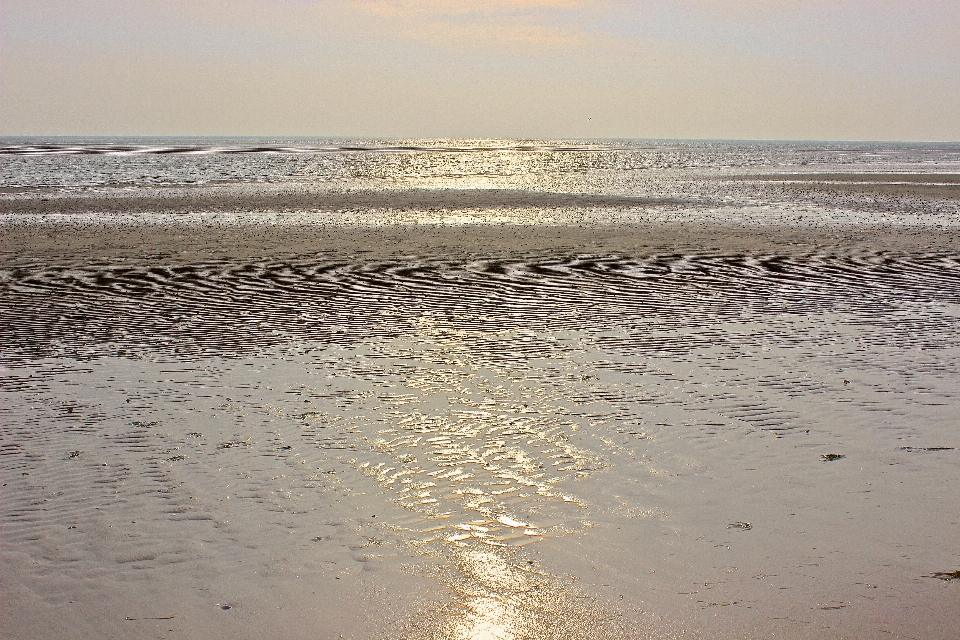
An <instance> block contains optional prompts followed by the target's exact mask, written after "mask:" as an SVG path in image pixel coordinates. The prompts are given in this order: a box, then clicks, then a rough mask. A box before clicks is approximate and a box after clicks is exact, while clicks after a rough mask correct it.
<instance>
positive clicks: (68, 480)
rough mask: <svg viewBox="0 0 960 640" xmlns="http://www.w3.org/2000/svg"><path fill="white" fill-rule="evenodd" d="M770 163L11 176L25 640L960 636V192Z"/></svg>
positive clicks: (12, 362) (7, 524)
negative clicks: (746, 168) (153, 188)
mask: <svg viewBox="0 0 960 640" xmlns="http://www.w3.org/2000/svg"><path fill="white" fill-rule="evenodd" d="M84 148H86V147H84ZM18 149H19V150H17V153H21V151H22V149H20V148H18ZM34 151H36V150H34ZM34 151H31V152H30V153H34ZM41 151H42V150H41ZM61 151H62V149H61ZM281 151H282V150H281ZM281 151H277V150H276V149H272V148H271V151H270V153H275V152H276V153H280V152H281ZM340 151H342V149H341V150H340ZM394 151H396V149H395V150H394ZM508 151H509V152H510V153H520V152H522V153H527V151H523V150H521V149H518V148H516V149H511V150H508ZM108 152H109V153H113V152H112V151H110V150H109V149H108V150H107V151H105V152H100V151H97V154H99V155H97V154H94V153H92V152H91V153H90V154H87V155H90V156H91V157H94V158H99V157H100V156H102V155H104V154H106V153H108ZM121 152H122V153H133V151H130V150H129V149H126V150H124V149H121V150H120V151H117V152H116V153H121ZM398 152H399V151H398ZM501 152H502V150H501V151H498V152H497V153H501ZM24 153H26V152H24ZM44 153H45V152H44ZM175 153H177V152H175ZM179 153H184V151H183V150H180V151H179ZM251 153H266V152H260V151H255V152H251ZM290 153H291V154H293V153H294V152H293V151H291V152H290ZM297 153H301V152H297ZM324 153H334V151H332V150H331V151H329V152H328V151H324ZM404 153H405V152H404ZM430 153H432V152H430ZM484 153H488V152H487V151H485V152H484ZM538 153H539V152H538ZM10 154H11V155H13V152H10ZM36 154H37V157H40V158H45V157H46V156H44V154H43V153H40V152H36ZM21 155H22V154H21ZM298 157H299V156H298ZM511 162H512V160H511ZM485 170H489V167H486V168H485ZM803 170H806V169H803ZM418 171H421V173H422V170H421V169H418ZM603 171H607V169H603ZM588 173H589V172H588ZM781 173H782V172H781ZM887 173H888V174H890V175H893V172H892V171H888V172H887ZM591 175H593V174H591ZM770 175H773V173H764V172H759V171H755V172H754V173H752V174H749V175H748V174H746V173H744V176H743V177H741V178H737V179H736V180H728V179H726V178H724V179H723V180H714V181H713V182H711V183H710V184H712V185H714V186H706V185H708V181H704V180H703V179H702V178H703V177H702V176H701V177H700V178H697V179H696V180H693V181H692V182H689V183H684V182H683V180H684V179H682V178H678V177H677V176H673V177H670V178H669V180H668V179H667V178H662V177H661V178H657V179H656V180H653V181H651V182H650V184H651V185H652V184H654V183H656V184H660V185H661V186H663V185H667V184H668V183H669V185H673V187H670V188H667V187H666V186H663V188H659V187H658V188H653V187H651V188H650V189H648V190H647V191H646V192H641V190H635V191H634V192H632V193H621V194H619V195H617V196H616V197H613V196H609V193H610V192H612V191H613V190H612V189H608V190H607V192H606V193H607V195H603V190H599V189H598V190H594V191H593V192H587V191H582V192H580V191H576V190H573V189H571V188H567V190H566V191H564V190H563V189H561V188H560V187H564V186H566V187H570V185H568V184H567V185H564V184H560V183H553V184H552V187H551V188H550V189H545V190H544V191H543V192H541V193H534V192H532V191H530V190H526V191H525V190H523V189H518V188H516V186H517V185H513V186H510V188H509V189H507V186H509V185H507V184H505V182H509V181H508V180H506V179H504V181H502V182H503V183H501V184H499V185H498V186H497V188H498V189H499V188H501V187H502V188H503V190H502V191H497V190H494V191H490V192H484V190H483V189H480V188H477V187H471V188H469V189H464V188H463V185H462V184H459V185H457V184H454V183H456V182H457V180H459V178H458V179H457V180H453V179H450V180H448V182H449V184H448V187H449V189H446V190H445V191H443V192H442V193H428V191H429V190H428V189H425V188H424V187H422V186H421V187H417V188H416V189H413V188H410V189H407V190H406V191H403V192H402V193H403V194H405V195H403V196H402V197H401V198H400V199H399V200H396V201H391V200H390V199H389V197H388V196H387V195H384V193H383V192H382V190H377V189H368V190H366V191H363V192H361V193H359V194H357V193H355V192H353V191H350V192H348V191H346V190H345V189H340V190H339V191H338V193H341V195H342V197H343V198H344V200H342V201H340V204H338V205H337V206H331V207H329V208H328V209H322V208H321V209H317V210H316V211H314V210H311V211H305V210H302V209H301V208H299V207H297V206H292V207H291V208H290V209H289V211H287V213H286V214H283V215H279V217H278V216H277V215H274V214H276V213H277V212H275V211H274V212H271V211H267V210H263V211H259V212H258V211H254V210H255V209H257V206H259V205H256V202H257V201H256V200H255V199H253V200H250V201H247V204H248V205H250V209H249V210H244V211H235V210H232V209H230V207H229V206H226V205H224V208H223V209H222V211H221V212H220V213H221V214H223V215H222V216H221V217H205V216H204V215H201V212H190V211H187V212H181V211H180V210H179V209H176V210H165V209H163V207H158V208H157V209H156V210H151V211H150V212H147V211H146V210H144V211H141V212H139V213H137V214H136V215H137V216H140V217H139V218H136V216H132V214H129V212H127V214H123V213H122V211H121V212H120V213H117V211H116V210H115V209H114V208H110V207H107V208H106V209H101V208H100V204H102V200H99V199H97V198H100V197H101V196H96V197H93V196H89V194H88V195H84V196H83V197H82V198H75V199H74V200H70V202H72V203H73V204H71V205H70V206H72V207H76V208H75V209H72V210H69V211H62V210H56V211H54V210H52V209H50V207H54V206H55V205H51V204H50V203H51V202H55V201H56V200H57V198H65V197H67V196H62V195H58V196H56V197H54V198H48V200H47V201H44V200H43V197H47V196H44V195H37V194H36V193H34V194H33V195H30V196H29V197H28V196H23V195H22V194H20V195H16V197H17V198H26V199H27V200H25V201H29V207H33V208H32V209H29V210H27V209H16V207H20V206H21V205H16V206H14V205H9V206H8V207H7V208H6V209H4V216H5V217H4V218H3V224H2V231H0V232H2V234H3V251H2V254H0V286H2V291H3V293H2V296H3V305H2V307H0V316H2V321H0V331H2V333H3V340H2V342H0V344H2V351H0V365H2V370H0V376H2V377H0V380H2V383H0V385H2V386H0V393H2V402H0V412H2V414H0V415H2V425H3V428H2V430H0V474H2V482H3V485H4V486H3V493H2V499H0V526H2V542H0V553H2V556H3V557H2V567H3V568H2V580H3V590H4V606H3V610H2V614H0V615H2V625H3V629H4V631H3V634H4V637H11V638H36V637H49V638H70V637H76V638H81V637H82V638H86V637H106V638H141V637H142V638H156V637H164V638H207V637H214V636H216V637H249V638H270V637H273V638H301V637H302V638H339V637H341V636H342V637H345V638H347V637H352V638H380V637H382V638H478V639H479V638H499V639H521V638H586V639H589V638H675V637H676V638H679V637H693V638H717V637H722V638H743V639H752V638H761V637H771V636H772V637H779V638H798V639H799V638H804V639H805V638H811V639H812V638H863V639H868V638H869V639H872V638H887V637H893V638H952V637H953V635H954V634H955V629H956V627H957V623H958V622H960V615H958V611H960V607H958V606H957V605H958V599H957V595H958V591H957V589H958V587H960V579H958V578H957V571H958V570H960V554H958V549H960V512H958V510H957V508H956V507H954V506H953V505H954V502H956V500H955V497H956V488H957V486H958V481H960V430H958V427H960V422H958V419H957V416H956V406H957V401H958V396H960V376H958V374H957V371H960V246H958V245H960V239H958V234H957V233H956V231H955V230H954V229H955V226H954V225H955V223H956V218H957V211H956V206H955V204H954V205H951V204H950V201H949V199H948V200H937V199H935V198H934V197H933V196H932V195H931V194H929V193H925V194H919V195H917V194H914V195H912V196H911V197H914V196H916V197H920V198H922V200H923V202H922V206H914V204H911V203H910V202H912V201H910V202H902V203H901V204H900V205H898V206H899V207H900V208H892V209H890V210H887V211H885V212H883V213H882V214H878V217H874V218H872V222H871V223H866V222H864V221H863V220H864V219H869V217H870V216H872V215H874V213H872V212H875V210H876V209H877V208H882V207H881V204H882V202H881V201H880V200H877V199H873V200H871V201H870V203H865V202H862V201H859V202H860V204H859V205H857V206H853V205H850V204H849V203H847V201H846V200H844V198H845V197H846V196H844V195H836V194H835V195H834V196H830V197H832V198H833V199H832V200H830V201H829V203H828V204H829V206H827V205H823V204H822V203H821V204H818V202H820V201H819V200H817V198H820V197H821V196H820V195H817V196H816V197H811V198H807V197H806V196H803V197H801V196H795V195H794V196H788V195H783V194H786V193H788V192H786V191H784V192H783V193H780V192H778V191H776V190H775V189H774V188H773V187H770V186H769V184H773V183H776V184H777V185H781V183H783V182H785V181H786V179H780V178H770V177H769V176H770ZM826 176H827V174H826V173H823V172H821V173H820V174H817V176H816V177H812V174H811V177H810V181H812V183H816V184H820V183H822V182H825V181H829V182H830V183H831V184H832V183H835V182H836V183H840V182H844V180H846V178H838V177H837V174H836V173H830V174H829V177H826ZM594 177H596V176H594ZM511 179H513V178H511ZM516 179H517V180H521V179H525V178H522V177H517V178H516ZM591 179H593V178H591ZM597 179H598V180H599V178H597ZM605 179H609V176H608V178H605ZM851 180H852V179H851ZM665 181H666V182H665ZM857 181H858V182H863V183H871V184H872V182H876V181H881V182H884V183H888V182H902V181H908V180H900V179H899V178H898V179H897V180H891V179H889V178H884V179H882V180H881V179H880V178H863V179H859V178H858V179H857ZM847 182H849V181H847ZM694 183H695V184H694ZM683 184H687V187H685V188H686V189H687V191H685V192H682V193H681V191H682V189H681V188H680V186H682V185H683ZM725 184H726V185H729V184H732V185H733V186H732V187H729V188H730V189H733V190H734V191H735V192H736V194H737V195H736V198H742V199H744V200H743V201H740V200H737V202H735V203H732V202H727V201H725V200H724V198H725V197H726V196H724V195H723V193H725V192H724V191H723V190H724V189H726V188H728V187H724V186H722V185H725ZM678 185H680V186H678ZM765 185H766V186H765ZM341 186H342V185H341ZM548 186H550V185H548ZM781 186H783V185H781ZM674 187H677V188H676V189H674ZM258 188H259V187H258ZM338 188H339V187H338ZM776 188H780V187H776ZM238 189H239V191H240V192H243V191H244V190H247V191H249V190H250V189H253V187H250V186H249V185H247V186H242V187H241V188H238ZM771 189H773V190H771ZM751 190H754V191H751ZM320 191H322V189H319V188H317V189H314V192H320ZM656 192H663V193H660V195H658V196H656V197H658V198H663V200H657V201H656V202H654V201H652V200H650V198H652V197H653V196H654V194H655V193H656ZM138 193H139V192H138ZM205 193H206V195H205V196H204V197H208V198H215V197H219V196H214V195H211V192H205ZM544 193H547V195H544ZM564 193H566V194H567V195H563V194H564ZM590 193H592V195H589V194H590ZM702 193H709V194H710V195H709V197H710V198H711V199H712V201H713V202H714V204H712V205H709V206H707V205H702V204H697V202H699V200H697V198H700V197H701V195H697V194H702ZM791 193H792V192H791ZM818 193H819V192H818ZM584 194H588V195H584ZM48 195H49V194H48ZM101 195H102V194H101ZM134 195H135V197H141V196H142V194H140V195H137V194H134ZM148 195H149V197H151V198H153V197H157V198H161V199H162V197H165V196H157V195H156V194H155V193H152V192H150V193H148ZM428 196H429V197H435V198H437V199H438V201H440V202H441V203H442V206H439V207H438V208H436V209H435V210H432V209H430V208H429V207H427V206H424V202H423V199H424V198H427V197H428ZM608 196H609V197H608ZM11 197H13V196H11ZM70 197H73V196H70ZM88 197H89V198H92V199H90V200H84V199H83V198H88ZM103 197H109V198H113V199H120V200H122V198H123V196H122V195H118V194H117V193H110V194H108V195H107V196H103ZM178 197H179V196H178ZM781 197H782V198H789V197H792V198H794V199H793V200H792V201H789V202H792V204H790V205H789V206H786V205H784V204H783V201H782V200H778V198H781ZM822 197H825V198H826V197H827V196H822ZM871 197H873V196H871ZM937 197H939V196H937ZM403 198H407V199H406V200H404V199H403ZM630 198H636V199H635V200H630ZM505 199H506V200H505ZM668 200H669V201H668ZM374 201H375V202H374ZM681 201H682V202H681ZM748 201H749V202H748ZM61 202H62V201H61ZM83 202H87V203H88V204H89V203H94V204H95V205H96V206H87V205H83V204H82V203H83ZM156 202H159V200H157V201H156ZM691 202H692V203H693V204H691ZM77 203H81V204H77ZM344 203H348V204H349V206H347V205H345V204H344ZM371 203H374V204H371ZM678 203H680V204H678ZM844 203H847V204H844ZM878 203H879V204H878ZM4 206H7V205H4ZM24 206H26V205H24ZM177 206H178V207H179V206H180V204H178V205H177ZM29 207H28V208H29ZM367 207H370V208H371V209H368V208H367ZM749 207H754V213H753V214H750V215H749V216H747V217H748V218H749V219H746V218H743V217H739V218H738V217H737V216H738V215H747V214H744V213H743V212H744V211H747V210H748V209H749ZM951 207H953V208H951ZM834 208H836V210H839V211H840V213H839V214H838V215H837V216H833V217H831V215H830V212H831V211H834ZM378 211H379V213H378ZM44 212H45V213H44ZM737 212H740V213H739V214H738V213H737ZM281 213H282V212H281ZM341 214H342V216H341ZM218 215H219V214H218ZM364 215H366V216H368V217H367V218H365V219H364V218H363V216H364ZM310 216H314V217H313V218H311V217H310ZM797 216H799V217H800V218H802V219H803V220H806V221H813V222H812V223H810V224H807V222H803V223H797V222H796V217H797ZM903 216H906V218H904V217H903ZM478 218H479V219H478ZM934 219H935V220H938V221H939V222H935V223H931V222H930V221H931V220H934ZM908 222H909V223H908Z"/></svg>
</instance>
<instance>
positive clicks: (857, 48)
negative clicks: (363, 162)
mask: <svg viewBox="0 0 960 640" xmlns="http://www.w3.org/2000/svg"><path fill="white" fill-rule="evenodd" d="M0 134H2V135H14V134H131V135H133V134H143V135H153V134H197V135H218V134H224V135H233V134H237V135H322V136H340V135H343V136H352V135H357V136H505V137H630V138H657V137H671V138H673V137H681V138H777V139H870V140H880V139H900V140H960V1H958V0H829V1H827V0H824V1H821V0H805V1H804V0H767V1H763V0H739V1H737V0H672V1H671V0H636V1H634V2H626V1H623V2H621V1H618V0H613V1H608V2H594V1H591V0H488V1H486V2H467V1H456V0H355V1H353V2H346V1H341V0H189V1H180V0H0Z"/></svg>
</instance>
